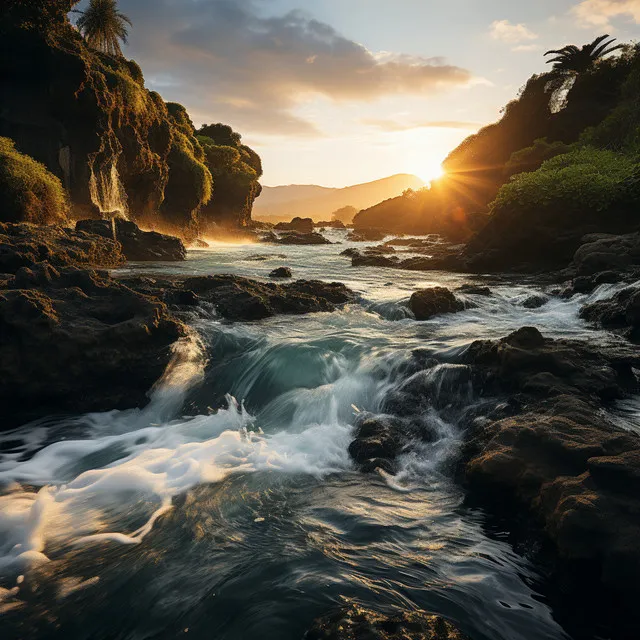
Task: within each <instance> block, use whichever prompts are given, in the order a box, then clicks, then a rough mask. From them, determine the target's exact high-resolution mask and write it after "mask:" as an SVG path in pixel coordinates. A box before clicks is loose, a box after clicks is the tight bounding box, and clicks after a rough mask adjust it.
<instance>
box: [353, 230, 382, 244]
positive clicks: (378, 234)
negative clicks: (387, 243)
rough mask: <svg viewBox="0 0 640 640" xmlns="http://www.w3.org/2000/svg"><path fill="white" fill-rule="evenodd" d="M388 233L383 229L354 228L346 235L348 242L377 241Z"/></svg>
mask: <svg viewBox="0 0 640 640" xmlns="http://www.w3.org/2000/svg"><path fill="white" fill-rule="evenodd" d="M388 235H389V234H388V233H387V232H386V231H384V230H383V229H374V228H363V229H354V230H353V231H350V232H349V234H348V235H347V240H349V241H350V242H377V241H378V240H384V239H385V238H386V237H387V236H388Z"/></svg>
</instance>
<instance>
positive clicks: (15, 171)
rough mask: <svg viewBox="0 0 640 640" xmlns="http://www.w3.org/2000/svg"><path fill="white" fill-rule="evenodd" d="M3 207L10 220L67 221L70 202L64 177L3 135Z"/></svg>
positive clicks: (0, 205)
mask: <svg viewBox="0 0 640 640" xmlns="http://www.w3.org/2000/svg"><path fill="white" fill-rule="evenodd" d="M0 209H1V210H2V219H3V220H4V221H7V222H33V223H38V224H51V223H56V222H65V220H66V217H67V214H68V211H69V206H68V203H67V197H66V193H65V191H64V189H63V187H62V184H61V182H60V180H59V179H58V178H57V177H56V176H54V175H53V174H52V173H50V172H49V171H48V170H47V168H46V167H45V166H44V165H43V164H41V163H40V162H37V161H36V160H34V159H33V158H31V157H30V156H27V155H25V154H23V153H20V152H19V151H18V150H17V149H16V148H15V145H14V143H13V141H12V140H10V139H9V138H2V137H0Z"/></svg>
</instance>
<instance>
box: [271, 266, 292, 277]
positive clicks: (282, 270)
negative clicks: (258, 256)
mask: <svg viewBox="0 0 640 640" xmlns="http://www.w3.org/2000/svg"><path fill="white" fill-rule="evenodd" d="M292 276H293V274H292V273H291V269H289V267H278V268H277V269H274V270H273V271H272V272H271V273H270V274H269V277H270V278H291V277H292Z"/></svg>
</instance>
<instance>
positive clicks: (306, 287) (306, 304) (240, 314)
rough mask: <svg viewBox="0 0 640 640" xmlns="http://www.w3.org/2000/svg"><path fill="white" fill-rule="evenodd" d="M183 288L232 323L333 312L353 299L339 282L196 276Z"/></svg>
mask: <svg viewBox="0 0 640 640" xmlns="http://www.w3.org/2000/svg"><path fill="white" fill-rule="evenodd" d="M181 286H182V287H183V288H185V289H188V290H191V291H193V292H194V293H196V294H197V295H198V296H199V297H200V299H202V300H205V301H207V302H211V303H213V304H214V305H215V307H216V310H217V311H218V313H219V314H220V315H221V316H222V317H224V318H227V319H229V320H260V319H263V318H268V317H270V316H274V315H276V314H302V313H313V312H319V311H334V310H335V305H338V304H344V303H345V302H349V301H350V300H353V298H354V295H353V292H352V291H350V290H349V289H348V288H347V287H345V285H343V284H342V283H340V282H321V281H319V280H297V281H295V282H291V283H288V284H282V285H281V284H275V283H263V282H257V281H255V280H250V279H248V278H243V277H240V276H232V275H216V276H196V277H193V278H187V279H186V280H185V281H184V282H183V283H182V284H181Z"/></svg>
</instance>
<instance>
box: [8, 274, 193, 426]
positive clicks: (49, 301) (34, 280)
mask: <svg viewBox="0 0 640 640" xmlns="http://www.w3.org/2000/svg"><path fill="white" fill-rule="evenodd" d="M185 332H186V330H185V328H184V327H183V326H182V325H181V324H180V323H179V322H176V321H175V320H174V319H172V318H171V317H170V316H169V314H168V311H167V308H166V306H165V305H164V304H163V303H161V302H160V301H159V300H157V299H155V298H150V297H147V296H144V295H141V294H139V293H136V292H134V291H132V290H131V289H129V288H128V287H126V286H124V285H123V284H121V283H118V282H116V281H115V280H113V279H112V278H110V277H109V276H108V275H107V274H106V273H105V272H98V271H93V270H90V269H81V268H78V267H74V266H69V267H60V268H55V267H53V266H51V265H50V264H48V263H37V264H32V265H31V266H29V267H22V268H21V269H19V270H18V272H17V273H16V275H15V277H14V278H12V279H10V280H9V281H8V282H7V283H6V287H4V288H2V289H0V402H2V406H3V411H4V417H3V423H2V426H3V427H4V428H8V427H10V426H15V425H16V424H20V423H23V422H26V421H28V420H29V419H33V418H37V417H40V416H42V415H46V414H51V413H59V412H74V413H82V412H87V411H102V410H110V409H124V408H129V407H135V406H141V405H144V404H145V403H146V402H147V392H148V391H149V389H150V388H151V387H152V386H153V384H154V383H155V382H156V381H157V380H158V379H159V378H160V377H161V375H162V373H163V372H164V370H165V368H166V366H167V364H168V363H169V360H170V358H171V354H172V345H173V344H174V343H175V342H176V340H178V339H179V338H181V337H183V336H184V335H185Z"/></svg>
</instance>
